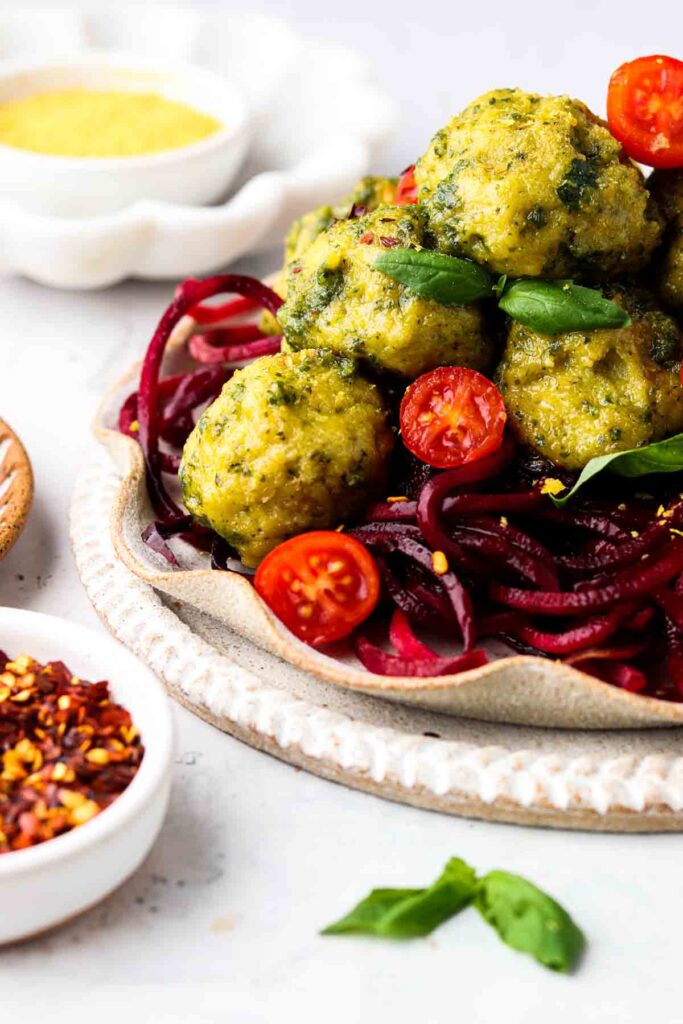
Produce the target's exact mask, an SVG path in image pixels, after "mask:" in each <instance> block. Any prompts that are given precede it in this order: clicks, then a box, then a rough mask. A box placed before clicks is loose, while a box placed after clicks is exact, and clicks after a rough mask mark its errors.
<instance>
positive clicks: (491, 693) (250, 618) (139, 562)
mask: <svg viewBox="0 0 683 1024" xmlns="http://www.w3.org/2000/svg"><path fill="white" fill-rule="evenodd" d="M195 326H196V324H195V322H194V321H193V320H192V319H191V318H189V317H186V318H184V319H183V320H181V322H180V323H179V324H178V325H177V328H176V330H175V332H174V334H173V336H172V338H171V342H170V344H169V347H168V350H167V356H166V361H165V364H164V367H163V375H164V376H165V375H167V374H171V373H178V372H181V371H182V370H183V369H187V368H189V365H190V364H189V363H188V362H187V357H186V356H185V342H186V340H187V338H188V337H189V335H190V334H191V333H192V331H193V330H194V328H195ZM138 375H139V366H137V365H136V366H134V367H132V368H131V369H130V371H129V372H128V373H127V374H126V375H125V376H124V377H123V378H122V379H121V380H120V381H119V382H118V383H117V384H116V385H115V386H114V387H113V388H112V389H111V390H110V391H109V393H108V394H107V395H106V396H105V398H104V400H103V402H102V405H101V407H100V409H99V411H98V414H97V419H96V423H95V434H96V436H97V438H98V439H99V440H100V441H101V442H102V444H103V445H104V446H105V447H106V449H107V450H108V452H109V454H110V456H111V457H112V459H113V461H114V463H115V465H116V466H117V468H118V471H119V474H120V477H119V481H118V484H117V487H116V489H115V493H114V496H113V499H112V503H111V508H109V507H107V509H106V511H104V512H103V513H102V516H103V518H102V524H101V526H102V529H103V530H104V529H106V528H107V524H110V529H111V536H112V541H113V546H114V550H115V551H116V554H117V556H118V558H119V559H120V560H121V562H123V564H124V565H125V566H127V568H128V569H129V570H130V571H131V572H133V573H134V574H135V575H136V576H137V577H139V579H141V580H143V581H145V582H146V583H148V584H151V585H152V586H153V587H155V588H156V589H157V590H159V591H161V592H163V593H164V594H167V595H169V596H170V597H172V598H175V599H176V600H178V601H180V602H181V603H182V605H183V607H185V608H190V609H193V610H194V611H197V612H202V613H204V614H206V615H210V616H212V618H213V619H215V620H216V621H217V622H219V623H221V624H222V625H223V627H225V628H227V629H229V630H231V631H233V632H235V633H238V634H240V635H241V636H243V637H245V638H246V639H247V640H249V641H251V642H252V643H254V644H257V645H258V646H259V647H262V648H263V649H264V650H265V651H268V652H270V653H271V654H275V655H278V656H279V657H280V658H281V659H282V660H283V661H284V662H287V663H288V664H290V665H292V666H293V667H294V668H295V669H297V670H299V671H300V672H303V673H306V674H307V675H308V676H310V677H311V678H313V679H316V680H318V681H320V682H321V683H322V682H325V683H331V684H333V685H334V686H336V687H339V688H341V689H344V690H348V691H350V692H353V693H361V694H366V695H369V696H373V697H383V698H385V699H386V700H388V701H393V702H400V703H402V704H406V705H411V706H414V707H420V708H427V709H430V710H434V711H439V712H442V713H446V714H451V715H462V716H466V717H469V718H476V719H482V720H486V721H495V722H507V723H516V724H522V725H543V726H555V727H558V728H574V729H636V728H641V727H644V726H674V725H683V704H674V703H670V702H667V701H660V700H656V699H654V698H651V697H641V696H637V695H634V694H630V693H627V692H626V691H624V690H619V689H617V688H616V687H613V686H610V685H608V684H607V683H603V682H601V681H599V680H597V679H594V678H592V677H591V676H588V675H585V674H584V673H583V672H580V671H578V670H577V669H574V668H571V667H569V666H566V665H561V664H559V663H556V662H552V661H549V660H547V659H545V658H534V657H520V656H516V657H509V656H505V657H499V658H497V659H496V660H495V661H492V662H491V663H490V664H488V665H485V666H484V667H483V668H478V669H473V670H471V671H469V672H463V673H461V674H460V675H457V676H439V677H435V678H419V679H410V678H403V677H390V676H378V675H373V674H371V673H369V672H367V671H366V670H365V669H364V668H363V667H362V666H361V665H360V663H359V662H357V661H356V660H355V659H354V658H353V657H352V656H350V655H349V656H344V657H332V656H329V655H328V654H323V653H321V652H320V651H315V650H313V649H312V648H310V647H308V646H307V645H306V644H303V643H301V642H300V641H299V640H297V639H296V638H295V637H294V636H293V635H292V634H291V633H290V632H289V631H288V630H287V629H285V627H284V626H283V625H282V624H281V623H280V622H279V621H278V619H276V618H275V616H274V615H273V614H272V613H271V612H270V610H269V609H268V608H267V607H266V605H265V604H264V603H263V601H262V600H261V599H260V598H259V596H258V595H257V593H256V591H255V590H254V588H253V587H252V585H251V583H250V582H249V581H248V580H247V579H245V577H243V576H241V575H239V574H237V573H230V572H212V571H211V570H210V568H209V567H208V557H207V556H205V555H198V554H197V553H196V552H194V550H193V549H192V548H190V547H189V546H188V545H183V546H182V552H179V554H180V559H181V564H182V565H183V566H186V567H187V568H183V569H181V570H178V569H175V570H172V571H169V569H168V564H167V563H166V562H165V561H164V559H163V558H162V557H161V556H160V555H157V554H156V553H154V552H152V551H150V549H149V548H148V547H147V546H146V545H145V544H143V542H142V540H141V533H142V531H143V530H144V528H145V526H147V524H148V523H149V522H150V521H151V519H152V518H153V514H152V511H151V508H150V505H149V501H148V499H147V492H146V486H145V474H144V465H143V459H142V454H141V451H140V448H139V446H138V444H137V442H135V441H133V440H131V439H130V438H128V437H125V436H123V435H122V434H120V433H119V432H118V430H117V429H116V424H117V420H118V412H119V409H120V407H121V405H122V403H123V401H124V399H125V398H126V397H127V396H128V395H129V394H130V393H131V391H134V390H135V389H136V387H137V379H138Z"/></svg>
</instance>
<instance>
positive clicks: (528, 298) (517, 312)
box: [498, 279, 631, 334]
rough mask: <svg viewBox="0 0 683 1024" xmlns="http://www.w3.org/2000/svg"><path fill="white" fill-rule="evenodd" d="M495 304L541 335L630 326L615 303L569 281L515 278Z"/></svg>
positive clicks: (629, 322) (625, 314)
mask: <svg viewBox="0 0 683 1024" xmlns="http://www.w3.org/2000/svg"><path fill="white" fill-rule="evenodd" d="M498 305H499V306H500V308H501V309H502V310H504V311H505V312H506V313H507V314H508V315H509V316H511V317H512V318H513V320H519V322H520V323H522V324H524V325H525V326H526V327H530V328H531V329H532V330H534V331H539V332H540V333H541V334H560V333H561V332H564V331H591V330H595V329H596V328H599V327H630V326H631V318H630V316H629V315H628V313H627V312H626V311H625V310H623V309H622V308H621V306H618V305H617V304H616V302H611V301H610V300H609V299H606V298H605V297H604V296H603V295H602V294H601V292H598V291H595V290H594V289H593V288H584V287H582V285H580V284H574V283H573V282H572V281H536V280H526V279H525V280H522V281H514V282H513V283H512V284H511V285H509V287H507V288H506V289H505V292H504V293H503V296H502V298H501V299H500V301H499V303H498Z"/></svg>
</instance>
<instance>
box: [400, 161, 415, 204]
mask: <svg viewBox="0 0 683 1024" xmlns="http://www.w3.org/2000/svg"><path fill="white" fill-rule="evenodd" d="M414 170H415V164H411V165H410V167H406V169H405V171H404V172H403V174H402V175H401V177H400V178H399V179H398V185H397V186H396V199H395V200H394V202H395V203H396V206H414V205H415V203H416V202H417V185H416V184H415V175H414V174H413V171H414Z"/></svg>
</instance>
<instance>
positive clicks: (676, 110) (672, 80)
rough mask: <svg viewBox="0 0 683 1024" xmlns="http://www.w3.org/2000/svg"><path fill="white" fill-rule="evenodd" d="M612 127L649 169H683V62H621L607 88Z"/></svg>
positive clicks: (630, 152)
mask: <svg viewBox="0 0 683 1024" xmlns="http://www.w3.org/2000/svg"><path fill="white" fill-rule="evenodd" d="M607 120H608V123H609V127H610V131H611V132H612V135H614V137H615V138H616V139H619V142H621V143H622V145H623V147H624V149H625V150H626V152H627V153H628V155H629V156H630V157H631V158H632V159H633V160H637V161H638V162H639V163H641V164H647V165H648V166H649V167H683V61H680V60H676V59H675V58H674V57H661V56H657V55H655V56H653V57H639V58H638V59H637V60H632V61H629V63H627V64H622V65H621V67H620V68H617V70H616V71H615V72H614V74H613V75H612V78H611V79H610V83H609V89H608V91H607Z"/></svg>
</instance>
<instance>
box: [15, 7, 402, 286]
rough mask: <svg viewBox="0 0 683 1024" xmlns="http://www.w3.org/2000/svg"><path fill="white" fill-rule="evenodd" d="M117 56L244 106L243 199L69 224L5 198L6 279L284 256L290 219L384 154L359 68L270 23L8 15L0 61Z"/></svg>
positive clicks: (76, 277)
mask: <svg viewBox="0 0 683 1024" xmlns="http://www.w3.org/2000/svg"><path fill="white" fill-rule="evenodd" d="M121 52H125V53H127V54H131V55H134V56H137V57H138V58H139V59H140V60H147V61H150V62H152V63H154V62H155V61H163V62H165V63H166V64H170V65H177V66H178V67H180V66H181V65H183V66H184V65H187V64H192V65H196V66H198V67H199V68H203V69H205V70H206V71H208V72H212V73H214V74H215V75H222V76H225V77H226V78H227V79H229V81H230V82H231V83H233V84H234V86H235V87H236V89H237V90H238V92H239V93H240V94H241V95H242V96H244V97H245V99H246V102H247V105H248V108H249V112H250V117H251V121H252V126H253V132H254V134H253V139H252V143H251V147H250V149H249V153H248V156H247V159H246V161H245V163H244V164H243V166H242V170H241V172H240V173H239V174H238V177H237V180H236V182H235V183H234V189H235V190H234V192H233V193H232V194H231V195H229V196H228V198H227V199H225V201H223V202H221V203H218V204H217V205H213V206H194V205H184V204H181V203H177V202H174V203H171V202H166V201H161V199H156V198H155V199H151V200H150V199H144V200H141V201H137V202H131V203H130V204H129V205H125V206H123V207H122V208H120V209H117V210H113V211H111V212H104V213H98V214H93V215H87V216H78V217H73V216H70V217H65V216H56V215H55V214H54V212H52V213H51V212H46V209H45V207H42V209H37V207H36V205H35V201H34V202H33V203H32V204H27V203H25V202H22V201H21V200H20V199H18V198H17V197H16V196H8V195H4V196H3V195H2V191H1V190H0V238H1V239H2V244H1V245H0V271H7V272H16V273H20V274H24V275H25V276H27V277H30V278H33V279H34V280H36V281H39V282H41V283H43V284H47V285H51V286H53V287H59V288H98V287H103V286H106V285H110V284H114V283H115V282H117V281H120V280H123V279H124V278H126V277H140V278H149V279H180V278H184V277H191V276H199V275H202V274H206V273H209V272H211V271H213V270H215V269H216V268H218V267H221V266H224V265H226V264H228V263H230V262H231V261H233V260H236V259H238V258H239V257H240V256H242V255H244V254H245V253H246V252H253V251H258V250H260V251H263V250H266V249H269V248H272V247H273V246H276V245H280V244H281V242H282V238H283V236H284V234H285V232H286V230H287V228H288V226H289V224H290V223H291V221H292V220H293V219H294V218H295V217H297V216H299V215H300V214H301V213H303V212H304V211H305V210H307V209H310V208H311V207H314V206H317V205H320V204H322V203H326V202H330V201H334V200H336V199H337V198H338V197H340V196H341V195H343V194H344V192H346V191H347V190H348V189H349V188H351V187H352V186H353V184H354V183H355V182H356V181H357V180H358V178H360V177H362V176H363V174H365V173H367V171H368V170H369V168H370V166H371V165H372V163H373V161H374V160H375V159H376V158H377V157H378V156H379V154H380V151H381V148H382V146H383V145H384V144H385V143H386V141H387V138H388V135H389V133H390V130H391V128H392V126H393V124H394V121H395V109H394V106H393V104H392V103H390V102H389V101H388V100H387V98H386V97H385V96H384V94H383V93H382V92H381V91H380V90H379V89H378V88H377V87H376V85H375V84H374V82H373V76H372V71H371V68H370V66H369V65H368V64H367V63H366V62H365V61H364V60H363V59H361V58H359V57H358V55H356V54H355V53H353V52H350V51H348V50H346V49H343V48H341V47H339V46H336V45H334V44H328V43H323V42H319V41H316V40H305V39H303V38H301V37H300V36H298V35H297V34H296V33H294V32H293V31H292V30H291V29H290V28H289V27H288V26H287V25H286V24H285V23H283V22H281V21H279V20H277V19H274V18H268V17H263V16H259V15H251V14H235V13H233V12H230V11H220V10H218V9H216V10H213V11H207V12H206V13H203V12H200V11H197V10H189V9H184V8H174V7H166V6H164V7H159V6H156V5H136V6H135V7H130V8H126V7H124V8H119V7H112V8H111V9H110V10H107V11H104V10H103V11H100V12H78V11H73V10H69V9H67V8H59V7H52V6H50V7H45V8H43V9H42V10H41V11H39V12H36V10H35V9H32V10H27V11H23V10H21V9H14V10H13V11H12V12H11V13H10V12H8V13H5V12H4V11H3V12H2V13H0V72H1V71H2V67H3V64H4V62H11V64H12V65H16V63H17V62H25V63H26V64H27V65H32V66H35V65H36V64H38V63H43V64H45V63H49V62H60V63H61V64H64V62H65V61H66V60H67V59H71V60H73V61H74V62H78V61H79V60H82V59H83V57H84V56H87V57H88V59H90V58H91V56H92V54H93V53H96V54H99V56H100V58H102V59H103V58H104V57H106V56H107V55H110V56H111V55H112V54H116V53H121ZM4 66H5V67H6V68H9V67H10V65H9V63H7V64H5V65H4ZM207 144H208V143H207ZM198 145H199V147H201V145H202V144H201V143H200V144H198ZM387 170H388V171H393V172H396V171H397V170H400V168H398V169H397V168H387ZM193 201H194V200H193Z"/></svg>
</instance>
